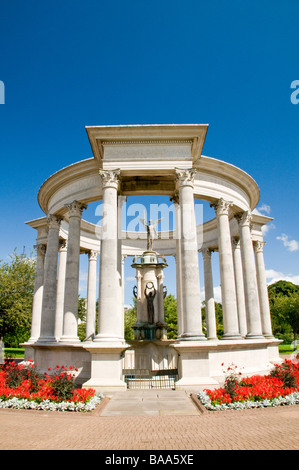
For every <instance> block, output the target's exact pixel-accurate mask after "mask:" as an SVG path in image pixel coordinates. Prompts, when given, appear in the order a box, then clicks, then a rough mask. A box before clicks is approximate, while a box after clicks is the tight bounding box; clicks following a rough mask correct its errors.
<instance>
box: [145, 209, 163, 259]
mask: <svg viewBox="0 0 299 470" xmlns="http://www.w3.org/2000/svg"><path fill="white" fill-rule="evenodd" d="M162 218H163V217H162ZM139 220H141V222H142V223H143V225H144V227H145V228H146V231H147V247H146V249H147V250H148V251H153V245H154V238H155V236H156V235H157V232H156V228H155V227H156V225H157V224H158V223H159V222H160V221H161V220H162V219H158V220H156V222H154V223H152V221H151V220H150V221H149V223H147V222H146V220H145V219H140V217H139Z"/></svg>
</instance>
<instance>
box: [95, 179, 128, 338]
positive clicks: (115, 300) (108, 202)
mask: <svg viewBox="0 0 299 470" xmlns="http://www.w3.org/2000/svg"><path fill="white" fill-rule="evenodd" d="M99 173H100V176H101V178H102V191H103V220H102V239H101V262H100V289H99V320H98V334H97V336H96V337H95V341H117V342H119V341H123V337H121V333H120V332H121V331H122V330H123V328H122V325H121V322H122V314H121V310H120V308H119V307H120V306H119V299H120V295H119V293H120V286H119V279H120V276H119V267H120V266H119V263H118V256H117V255H118V241H117V231H118V230H117V222H118V212H117V190H118V185H119V174H120V172H119V170H107V171H106V170H100V171H99Z"/></svg>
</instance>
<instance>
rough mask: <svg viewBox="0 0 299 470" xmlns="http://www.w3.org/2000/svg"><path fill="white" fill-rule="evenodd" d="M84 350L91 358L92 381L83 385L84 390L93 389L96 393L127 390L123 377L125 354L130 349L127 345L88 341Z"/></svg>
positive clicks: (84, 344) (84, 345)
mask: <svg viewBox="0 0 299 470" xmlns="http://www.w3.org/2000/svg"><path fill="white" fill-rule="evenodd" d="M82 345H83V348H84V349H85V350H86V351H88V352H89V354H90V356H91V374H90V379H89V380H87V381H86V382H85V383H83V385H82V387H83V388H93V389H95V390H96V392H113V391H120V390H126V388H127V385H126V383H125V382H124V381H123V377H122V363H123V359H122V357H123V353H124V351H125V350H126V349H127V348H128V347H129V345H128V344H126V343H121V342H119V343H117V342H115V343H114V342H108V341H107V342H104V341H103V342H101V343H95V342H90V341H87V342H85V343H82Z"/></svg>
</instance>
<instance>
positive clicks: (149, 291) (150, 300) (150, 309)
mask: <svg viewBox="0 0 299 470" xmlns="http://www.w3.org/2000/svg"><path fill="white" fill-rule="evenodd" d="M156 293H157V291H156V289H155V287H154V284H153V282H148V283H147V284H146V286H145V289H144V295H145V297H146V300H147V317H148V322H149V323H154V315H155V309H154V298H155V296H156Z"/></svg>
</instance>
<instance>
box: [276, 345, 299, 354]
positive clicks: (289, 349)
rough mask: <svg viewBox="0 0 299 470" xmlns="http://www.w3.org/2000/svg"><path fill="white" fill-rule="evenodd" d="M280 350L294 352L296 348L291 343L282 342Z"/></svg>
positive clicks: (284, 352) (298, 347) (288, 352)
mask: <svg viewBox="0 0 299 470" xmlns="http://www.w3.org/2000/svg"><path fill="white" fill-rule="evenodd" d="M298 350H299V346H297V351H298ZM279 352H280V353H281V354H293V352H294V348H293V346H292V345H291V344H280V345H279Z"/></svg>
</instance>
